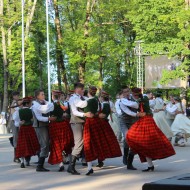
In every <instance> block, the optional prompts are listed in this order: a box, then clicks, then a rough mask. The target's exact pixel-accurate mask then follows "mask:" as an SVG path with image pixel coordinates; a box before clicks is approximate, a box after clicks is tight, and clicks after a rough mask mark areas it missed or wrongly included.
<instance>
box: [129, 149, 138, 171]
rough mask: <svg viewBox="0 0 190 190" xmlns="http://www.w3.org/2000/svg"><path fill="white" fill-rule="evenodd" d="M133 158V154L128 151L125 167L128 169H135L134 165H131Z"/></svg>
mask: <svg viewBox="0 0 190 190" xmlns="http://www.w3.org/2000/svg"><path fill="white" fill-rule="evenodd" d="M133 159H134V154H132V153H129V156H128V159H127V169H128V170H137V169H136V168H135V167H133Z"/></svg>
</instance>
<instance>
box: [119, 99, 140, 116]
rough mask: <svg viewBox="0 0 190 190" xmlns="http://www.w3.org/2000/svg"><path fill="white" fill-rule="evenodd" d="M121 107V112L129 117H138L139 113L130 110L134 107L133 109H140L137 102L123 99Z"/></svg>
mask: <svg viewBox="0 0 190 190" xmlns="http://www.w3.org/2000/svg"><path fill="white" fill-rule="evenodd" d="M119 105H120V108H121V110H122V111H123V112H125V113H126V114H127V115H130V116H133V117H136V116H137V113H135V112H133V111H131V110H130V109H129V108H128V107H132V108H135V109H138V108H139V104H138V103H137V102H134V101H130V100H128V99H127V98H122V99H121V101H120V104H119ZM127 106H128V107H127Z"/></svg>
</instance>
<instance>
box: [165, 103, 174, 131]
mask: <svg viewBox="0 0 190 190" xmlns="http://www.w3.org/2000/svg"><path fill="white" fill-rule="evenodd" d="M173 105H175V103H172V102H169V103H168V104H167V105H166V119H167V122H168V124H169V126H170V128H171V126H172V123H173V122H174V119H175V114H171V113H170V109H171V108H172V107H173Z"/></svg>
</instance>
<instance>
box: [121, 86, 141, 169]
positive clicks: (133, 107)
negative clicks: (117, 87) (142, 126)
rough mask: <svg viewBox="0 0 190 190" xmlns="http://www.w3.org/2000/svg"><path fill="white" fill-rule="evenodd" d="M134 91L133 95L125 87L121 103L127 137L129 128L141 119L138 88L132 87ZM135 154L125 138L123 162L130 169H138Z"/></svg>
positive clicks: (124, 133) (122, 125) (123, 131)
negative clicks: (134, 162) (134, 161)
mask: <svg viewBox="0 0 190 190" xmlns="http://www.w3.org/2000/svg"><path fill="white" fill-rule="evenodd" d="M132 93H133V94H132V96H131V91H130V89H129V88H128V87H125V88H124V89H123V98H122V99H121V101H120V104H119V106H120V109H121V113H122V115H121V116H120V117H119V118H120V125H121V130H122V133H123V135H124V137H126V134H127V132H128V130H129V129H130V127H131V126H132V125H133V124H134V123H135V122H136V121H137V120H138V119H139V116H140V113H137V112H138V108H139V105H138V103H137V101H136V100H137V99H138V96H139V93H138V91H136V88H134V89H132ZM134 155H135V154H134V153H133V152H132V151H131V150H130V149H129V146H128V144H127V141H126V138H125V139H124V142H123V164H124V165H127V169H129V170H136V168H135V167H134V166H133V160H134Z"/></svg>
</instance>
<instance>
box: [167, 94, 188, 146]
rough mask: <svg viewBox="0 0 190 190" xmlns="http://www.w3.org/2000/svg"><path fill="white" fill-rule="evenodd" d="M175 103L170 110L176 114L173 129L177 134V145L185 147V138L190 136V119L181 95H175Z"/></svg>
mask: <svg viewBox="0 0 190 190" xmlns="http://www.w3.org/2000/svg"><path fill="white" fill-rule="evenodd" d="M174 102H175V105H173V106H172V107H171V108H170V109H169V108H168V112H169V113H170V114H172V115H176V116H175V119H174V122H173V123H172V126H171V129H172V131H173V133H174V135H175V144H174V145H175V146H179V147H184V146H185V140H187V138H189V137H190V119H189V118H188V117H187V116H186V115H185V111H186V110H185V106H184V105H183V104H182V102H181V99H180V98H179V97H174Z"/></svg>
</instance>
